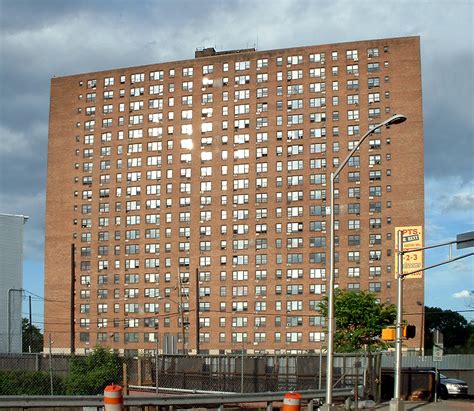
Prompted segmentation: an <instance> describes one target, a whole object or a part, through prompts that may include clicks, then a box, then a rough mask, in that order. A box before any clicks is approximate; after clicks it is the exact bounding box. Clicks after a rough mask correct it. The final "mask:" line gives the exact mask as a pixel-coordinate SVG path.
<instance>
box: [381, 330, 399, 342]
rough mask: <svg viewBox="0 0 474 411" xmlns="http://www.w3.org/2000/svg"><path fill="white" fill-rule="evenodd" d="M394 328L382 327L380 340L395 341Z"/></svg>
mask: <svg viewBox="0 0 474 411" xmlns="http://www.w3.org/2000/svg"><path fill="white" fill-rule="evenodd" d="M395 334H396V331H395V328H384V329H382V340H383V341H395Z"/></svg>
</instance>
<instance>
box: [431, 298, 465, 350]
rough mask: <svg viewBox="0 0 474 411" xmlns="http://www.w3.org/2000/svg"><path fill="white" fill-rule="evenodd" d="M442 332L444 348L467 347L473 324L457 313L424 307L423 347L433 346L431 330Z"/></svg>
mask: <svg viewBox="0 0 474 411" xmlns="http://www.w3.org/2000/svg"><path fill="white" fill-rule="evenodd" d="M436 329H438V330H440V331H441V333H442V334H443V344H444V347H445V348H461V347H469V345H470V344H471V341H470V336H471V334H473V333H474V326H473V325H471V324H469V322H468V321H467V320H466V319H465V318H464V317H463V316H462V315H461V314H459V313H457V312H455V311H451V310H443V309H441V308H438V307H425V348H426V349H431V348H433V332H434V331H435V330H436Z"/></svg>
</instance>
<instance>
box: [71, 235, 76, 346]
mask: <svg viewBox="0 0 474 411" xmlns="http://www.w3.org/2000/svg"><path fill="white" fill-rule="evenodd" d="M75 254H76V246H75V245H74V244H71V290H70V293H71V298H70V301H71V306H70V321H71V322H70V336H71V342H70V345H71V354H74V353H75V352H76V330H75V322H76V318H75V299H76V296H75V294H76V263H75Z"/></svg>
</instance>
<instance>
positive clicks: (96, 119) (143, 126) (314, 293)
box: [45, 37, 424, 353]
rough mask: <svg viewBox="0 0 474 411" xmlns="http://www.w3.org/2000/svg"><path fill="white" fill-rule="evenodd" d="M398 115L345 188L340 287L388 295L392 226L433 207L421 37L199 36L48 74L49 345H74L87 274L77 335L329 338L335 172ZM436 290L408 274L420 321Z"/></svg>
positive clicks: (208, 345)
mask: <svg viewBox="0 0 474 411" xmlns="http://www.w3.org/2000/svg"><path fill="white" fill-rule="evenodd" d="M395 113H401V114H404V115H406V116H407V117H408V120H407V122H405V123H403V124H401V125H397V126H393V127H391V128H390V129H385V128H384V129H381V130H379V131H378V132H377V133H375V134H373V135H372V136H371V137H370V138H369V139H368V141H367V142H365V143H364V144H363V145H362V147H361V148H360V150H359V152H357V153H356V155H355V156H353V157H352V158H351V160H350V162H349V164H348V165H347V167H346V168H345V169H344V170H343V171H342V173H341V175H340V178H339V181H338V182H337V184H336V192H335V198H336V205H335V212H336V274H337V278H336V283H337V286H338V287H340V288H343V289H348V290H352V291H354V292H357V291H359V290H370V291H372V292H374V293H376V294H377V295H378V296H379V299H380V301H381V302H396V298H395V296H396V281H395V257H396V248H395V237H396V236H395V235H394V232H395V227H407V226H423V222H424V211H423V208H424V197H423V175H424V172H423V124H422V99H421V71H420V41H419V38H418V37H404V38H393V39H381V40H370V41H357V42H350V43H339V44H328V45H321V46H309V47H295V48H289V49H281V50H271V51H255V50H254V49H245V50H234V51H226V52H216V51H215V50H214V49H204V50H199V51H196V56H195V58H194V59H190V60H183V61H174V62H167V63H160V64H151V65H146V66H139V67H130V68H123V69H113V70H108V71H103V72H95V73H87V74H80V75H74V76H67V77H56V78H53V79H52V83H51V107H50V131H49V158H48V188H47V211H46V279H45V296H46V303H45V304H46V307H45V333H46V335H47V334H49V333H51V334H52V339H53V348H54V349H56V350H64V349H69V348H70V347H71V334H70V318H71V312H70V309H69V301H70V299H71V293H72V290H74V294H75V298H74V318H75V327H74V328H75V346H76V348H77V349H78V350H83V349H87V348H91V347H93V346H94V345H95V344H96V343H101V344H105V345H108V346H110V347H112V348H114V349H118V350H130V352H131V353H133V352H135V351H134V350H154V349H155V347H156V345H158V346H159V348H160V349H162V348H163V347H164V345H165V344H166V343H169V342H170V341H173V340H176V341H177V344H176V345H177V348H178V349H180V350H181V349H183V348H184V349H185V350H187V351H189V352H195V351H196V349H197V347H199V348H200V350H201V352H211V353H219V352H225V351H230V350H241V349H245V350H248V351H250V352H255V351H257V352H262V351H266V352H274V351H278V350H279V351H283V350H288V351H294V350H318V349H319V348H320V347H321V345H324V339H325V335H324V328H325V319H324V318H323V317H322V316H321V314H320V313H319V311H318V306H319V302H320V301H321V299H322V298H323V297H324V295H325V293H326V287H327V273H328V270H329V268H328V260H329V227H328V226H329V217H328V216H326V214H327V213H328V211H327V206H328V201H327V198H329V174H330V172H331V171H333V170H335V169H336V168H337V167H338V164H339V162H341V161H342V160H343V159H344V158H345V157H346V156H347V154H348V153H349V151H350V150H351V148H352V147H354V144H356V142H357V141H358V139H359V138H360V137H361V136H362V135H363V134H364V133H365V132H366V131H367V130H369V128H370V127H373V126H374V125H375V124H378V123H380V122H382V121H383V120H385V119H386V118H388V117H390V116H392V115H393V114H395ZM72 245H73V246H74V248H75V253H74V261H75V282H74V283H73V286H72V287H71V278H72V276H71V254H72V253H71V247H72ZM423 304H424V300H423V279H422V278H411V279H407V280H406V281H405V310H404V311H405V313H406V314H407V315H410V316H409V317H408V316H407V317H406V318H407V319H408V320H409V322H410V323H413V324H416V325H418V326H419V327H418V329H420V328H421V327H420V325H421V322H422V307H423ZM183 333H184V334H185V336H186V338H185V339H184V341H183ZM198 338H199V341H200V342H199V345H198V342H197V341H198ZM156 339H158V342H156ZM420 342H421V338H417V339H416V340H414V341H411V344H412V346H419V345H420Z"/></svg>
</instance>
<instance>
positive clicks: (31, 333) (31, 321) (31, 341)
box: [28, 295, 33, 354]
mask: <svg viewBox="0 0 474 411" xmlns="http://www.w3.org/2000/svg"><path fill="white" fill-rule="evenodd" d="M28 308H29V317H30V321H29V325H28V334H29V339H30V341H29V344H28V352H29V353H30V354H31V351H32V350H31V346H32V344H33V324H32V323H33V319H32V318H31V295H29V296H28Z"/></svg>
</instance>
